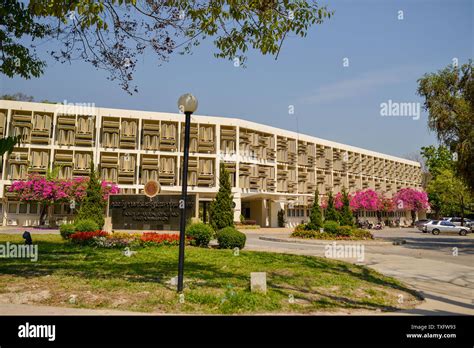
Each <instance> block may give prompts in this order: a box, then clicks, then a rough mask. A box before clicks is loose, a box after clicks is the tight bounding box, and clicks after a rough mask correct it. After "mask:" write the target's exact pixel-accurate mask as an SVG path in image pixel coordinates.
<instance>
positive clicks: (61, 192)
mask: <svg viewBox="0 0 474 348" xmlns="http://www.w3.org/2000/svg"><path fill="white" fill-rule="evenodd" d="M87 180H88V178H74V179H72V180H66V179H49V180H48V179H46V178H45V177H43V176H41V175H39V174H30V175H29V176H28V178H27V179H26V180H18V181H14V182H13V183H12V185H11V186H10V188H9V191H10V192H14V193H16V194H17V195H18V198H19V199H20V200H21V201H36V202H40V203H49V204H52V203H55V202H62V201H69V200H72V199H75V200H77V201H81V200H82V199H83V198H84V196H85V194H86V188H87Z"/></svg>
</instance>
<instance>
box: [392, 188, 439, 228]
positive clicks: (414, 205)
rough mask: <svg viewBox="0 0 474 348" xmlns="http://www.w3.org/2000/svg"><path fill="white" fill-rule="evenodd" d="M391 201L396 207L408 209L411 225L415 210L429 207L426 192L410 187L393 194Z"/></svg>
mask: <svg viewBox="0 0 474 348" xmlns="http://www.w3.org/2000/svg"><path fill="white" fill-rule="evenodd" d="M393 201H394V203H395V204H396V206H397V208H398V209H400V210H408V211H410V213H411V219H412V225H413V226H414V225H415V220H416V212H418V211H421V210H427V209H428V208H429V207H430V205H429V203H428V195H427V194H426V192H424V191H418V190H415V189H412V188H402V189H401V190H400V191H398V192H397V193H396V194H395V195H394V197H393Z"/></svg>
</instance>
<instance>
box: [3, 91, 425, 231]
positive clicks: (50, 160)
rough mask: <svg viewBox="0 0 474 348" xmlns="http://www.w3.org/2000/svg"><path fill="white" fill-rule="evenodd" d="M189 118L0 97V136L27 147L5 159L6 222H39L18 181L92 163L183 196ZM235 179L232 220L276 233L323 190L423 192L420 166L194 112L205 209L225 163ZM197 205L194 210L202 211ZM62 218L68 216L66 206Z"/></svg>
mask: <svg viewBox="0 0 474 348" xmlns="http://www.w3.org/2000/svg"><path fill="white" fill-rule="evenodd" d="M183 128H184V115H182V114H172V113H161V112H149V111H138V110H122V109H109V108H98V107H95V106H93V105H91V106H88V105H82V106H81V105H79V106H67V105H63V104H58V105H56V104H45V103H30V102H16V101H6V100H0V136H3V137H5V136H10V135H21V136H22V139H23V142H22V144H21V145H19V146H18V147H16V148H15V150H14V151H13V153H11V154H10V155H8V156H4V158H3V161H2V166H1V180H0V197H1V200H2V205H1V209H2V216H3V221H2V219H0V222H3V225H18V226H26V225H35V224H37V223H38V220H39V209H38V207H37V206H36V204H25V203H21V202H18V201H16V200H15V198H14V197H12V196H11V195H9V193H8V192H7V187H8V186H9V185H11V183H12V181H14V180H19V179H24V178H26V176H27V175H28V173H31V172H39V173H45V172H46V170H47V169H48V168H52V167H53V166H55V165H59V166H61V171H60V172H61V173H60V176H61V177H63V178H71V177H74V176H81V175H87V174H88V172H89V169H90V161H91V160H93V161H94V163H95V165H96V167H97V170H98V171H99V172H100V173H101V176H102V179H104V180H107V181H112V182H116V183H117V184H118V185H119V186H120V188H121V190H122V192H123V193H135V194H136V193H140V192H141V191H142V189H143V185H144V184H145V183H146V182H147V181H148V180H150V179H155V180H157V181H158V182H160V184H161V189H162V192H163V193H167V192H169V193H180V192H181V186H180V185H181V182H180V178H181V175H180V168H181V162H182V157H183V152H182V149H183V136H184V132H183ZM220 162H223V163H224V164H225V166H226V168H227V169H228V170H229V172H230V174H231V180H232V185H233V193H234V201H235V211H234V215H235V220H236V221H239V219H240V216H241V214H242V215H244V217H245V218H246V219H251V220H255V221H256V222H257V224H259V225H261V226H271V227H276V226H277V225H278V220H277V213H278V211H279V210H280V209H285V211H286V220H287V222H288V224H289V225H295V224H297V223H300V222H301V221H302V220H306V219H307V215H308V207H309V206H310V204H311V203H312V196H313V194H314V191H315V189H316V188H318V189H319V192H320V194H321V195H324V194H325V193H326V192H327V191H328V190H331V189H332V190H333V192H338V191H340V190H341V189H342V187H343V186H345V187H346V188H347V189H348V190H349V191H350V192H355V191H357V190H361V189H367V188H372V189H374V190H376V191H380V192H386V193H387V195H391V194H393V193H394V192H396V191H397V190H399V189H401V188H403V187H413V188H421V169H420V165H419V163H417V162H413V161H409V160H406V159H403V158H398V157H393V156H389V155H385V154H382V153H378V152H374V151H369V150H364V149H361V148H357V147H353V146H349V145H344V144H340V143H336V142H332V141H328V140H324V139H319V138H316V137H312V136H309V135H305V134H299V133H295V132H292V131H288V130H284V129H278V128H275V127H270V126H266V125H263V124H258V123H254V122H250V121H245V120H240V119H235V118H227V117H210V116H198V115H193V116H192V129H191V144H190V160H189V173H188V184H189V185H190V186H189V189H188V192H189V193H194V194H196V195H197V197H198V200H199V206H198V207H199V209H200V211H201V214H202V211H203V210H204V209H203V208H204V207H205V206H206V205H207V204H208V202H209V201H211V200H212V199H213V197H214V196H215V194H216V192H217V190H218V180H219V170H218V168H219V163H220ZM198 207H197V208H198ZM54 210H55V215H54V216H55V219H57V220H58V221H59V220H61V221H62V220H64V219H68V218H70V217H71V215H70V210H69V204H63V205H58V206H57V207H55V208H54Z"/></svg>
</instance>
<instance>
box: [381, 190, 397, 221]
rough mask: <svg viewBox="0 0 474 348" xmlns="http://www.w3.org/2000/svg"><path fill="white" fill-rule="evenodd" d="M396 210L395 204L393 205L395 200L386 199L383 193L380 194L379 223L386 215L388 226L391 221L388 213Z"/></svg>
mask: <svg viewBox="0 0 474 348" xmlns="http://www.w3.org/2000/svg"><path fill="white" fill-rule="evenodd" d="M394 210H395V204H394V203H393V199H392V198H389V197H386V196H385V195H384V194H383V193H381V194H379V197H378V208H377V218H378V219H379V221H381V220H382V214H383V213H385V216H387V219H386V222H387V225H388V224H389V221H390V220H389V218H388V215H387V213H390V212H393V211H394Z"/></svg>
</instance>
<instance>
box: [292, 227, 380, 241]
mask: <svg viewBox="0 0 474 348" xmlns="http://www.w3.org/2000/svg"><path fill="white" fill-rule="evenodd" d="M331 231H332V230H331ZM291 237H296V238H309V239H323V240H324V239H327V240H372V239H374V236H373V235H372V233H370V232H369V231H366V230H361V229H358V228H350V227H349V226H339V227H338V228H336V230H335V231H333V232H329V231H323V232H320V231H317V230H311V229H306V225H305V224H301V225H298V226H296V227H295V229H294V231H293V233H292V234H291Z"/></svg>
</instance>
